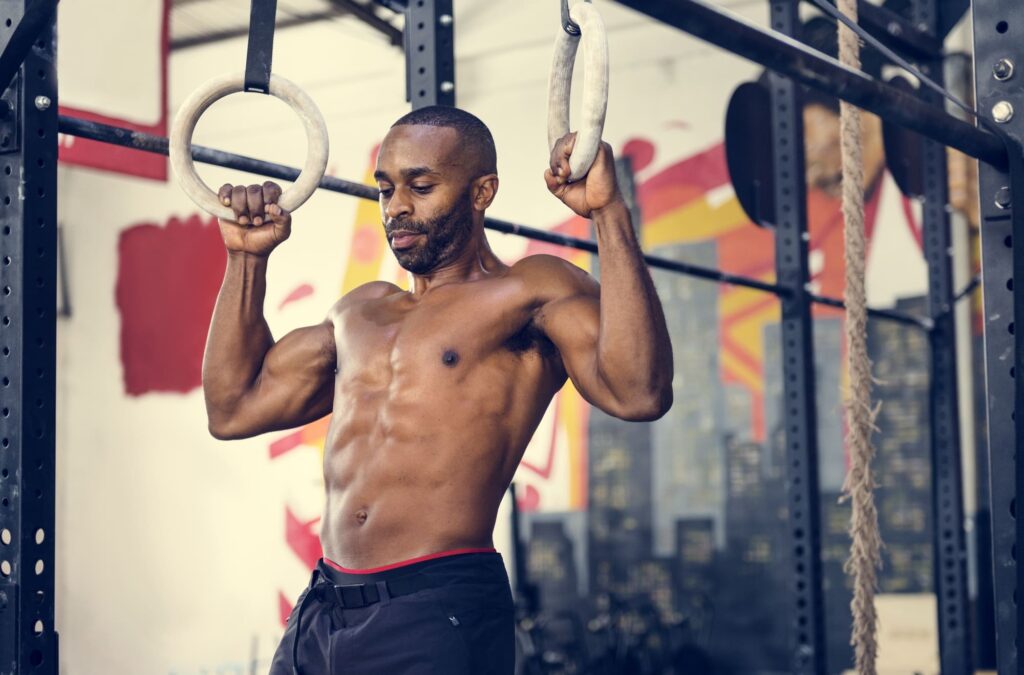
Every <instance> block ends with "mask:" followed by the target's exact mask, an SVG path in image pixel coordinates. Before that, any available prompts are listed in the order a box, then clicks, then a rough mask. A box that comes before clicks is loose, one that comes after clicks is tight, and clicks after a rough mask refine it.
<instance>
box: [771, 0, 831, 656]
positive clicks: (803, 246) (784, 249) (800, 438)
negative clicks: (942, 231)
mask: <svg viewBox="0 0 1024 675" xmlns="http://www.w3.org/2000/svg"><path fill="white" fill-rule="evenodd" d="M798 5H799V3H797V2H794V1H793V0H772V2H771V25H772V28H774V29H775V30H777V31H779V32H781V33H785V34H786V35H795V34H796V33H797V31H798V29H799V27H800V17H799V14H798V9H799V6H798ZM770 89H771V120H772V142H773V149H772V150H773V153H772V154H773V163H774V173H775V204H776V212H775V222H776V228H775V274H776V281H777V283H778V284H779V285H780V286H782V287H783V288H786V289H788V290H789V293H788V294H787V295H784V296H782V298H781V302H782V373H783V383H784V384H783V410H784V415H785V420H786V487H787V492H788V494H787V497H788V511H789V540H790V544H791V546H790V549H789V550H790V554H791V562H792V570H791V571H792V574H791V576H790V579H791V583H792V586H791V587H790V589H789V590H790V596H789V597H791V598H792V599H793V606H792V613H791V616H792V622H791V626H790V631H791V636H792V639H791V640H790V645H791V651H790V653H791V659H790V668H789V670H790V672H793V673H824V672H826V667H827V663H828V660H827V649H826V643H825V608H824V590H823V585H822V571H821V570H822V566H821V527H820V524H819V523H820V520H821V512H820V507H819V501H820V500H819V488H818V425H817V414H816V411H815V406H816V402H817V398H816V396H815V385H814V330H813V328H814V326H813V324H812V322H811V300H810V297H809V296H808V291H807V284H808V282H809V281H810V273H809V268H808V259H807V190H806V179H805V173H804V138H803V129H804V125H803V113H802V107H801V106H802V104H801V95H800V92H799V90H798V89H797V87H796V85H795V84H794V83H793V81H792V80H789V79H787V78H785V77H782V76H781V75H777V74H774V73H773V74H772V75H771V80H770Z"/></svg>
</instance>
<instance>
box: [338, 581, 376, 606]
mask: <svg viewBox="0 0 1024 675" xmlns="http://www.w3.org/2000/svg"><path fill="white" fill-rule="evenodd" d="M334 598H335V599H336V600H337V601H338V604H339V605H340V606H341V607H343V608H345V609H357V608H359V607H366V606H367V605H372V604H373V603H375V602H378V601H379V600H380V592H379V591H378V590H377V587H376V586H374V585H368V584H352V585H350V586H335V587H334Z"/></svg>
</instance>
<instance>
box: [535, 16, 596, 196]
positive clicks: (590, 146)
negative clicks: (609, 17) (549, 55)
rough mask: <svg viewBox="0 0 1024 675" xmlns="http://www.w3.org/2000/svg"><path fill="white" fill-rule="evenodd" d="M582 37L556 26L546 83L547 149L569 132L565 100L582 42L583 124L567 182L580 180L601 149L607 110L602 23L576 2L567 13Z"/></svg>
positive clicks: (567, 98) (570, 161)
mask: <svg viewBox="0 0 1024 675" xmlns="http://www.w3.org/2000/svg"><path fill="white" fill-rule="evenodd" d="M569 14H570V16H571V17H572V20H573V21H574V22H575V23H577V24H578V25H579V27H580V32H581V33H582V36H574V35H570V34H569V33H567V32H566V31H565V30H564V29H563V28H561V27H559V29H558V36H557V37H556V38H555V57H554V61H553V63H552V65H551V77H550V79H549V80H548V149H549V150H554V147H555V143H556V142H557V141H558V139H560V138H561V137H562V136H565V135H566V134H567V133H569V98H570V94H571V92H572V71H573V66H574V65H575V63H576V48H577V47H578V46H579V43H580V40H581V37H582V41H583V62H584V80H583V125H582V126H581V128H580V131H579V132H578V133H577V134H576V144H575V146H574V147H573V151H572V155H571V156H570V158H569V168H570V170H571V172H570V175H569V180H570V181H576V180H580V179H581V178H583V177H584V176H586V175H587V172H588V171H590V167H591V166H592V165H593V164H594V159H595V158H596V157H597V152H598V150H599V149H600V147H601V133H602V132H603V131H604V119H605V113H606V111H607V109H608V36H607V34H606V32H605V28H604V21H602V20H601V15H600V14H598V12H597V10H596V9H594V6H593V5H591V4H590V3H589V2H578V3H576V4H575V5H573V6H572V8H571V9H570V10H569Z"/></svg>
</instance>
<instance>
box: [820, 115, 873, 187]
mask: <svg viewBox="0 0 1024 675" xmlns="http://www.w3.org/2000/svg"><path fill="white" fill-rule="evenodd" d="M860 121H861V124H860V129H861V132H860V133H861V153H862V159H863V162H864V185H863V186H862V188H863V189H865V190H866V189H868V187H869V186H871V184H872V183H874V181H875V179H876V178H877V177H878V175H879V174H880V173H881V171H882V170H883V169H884V168H885V148H884V146H883V142H882V123H881V120H879V119H878V117H876V116H875V115H872V114H870V113H866V112H863V111H862V112H861V114H860ZM804 152H805V153H806V155H805V156H806V158H807V159H806V171H807V185H808V187H811V188H816V189H818V190H821V191H823V192H825V193H826V194H828V195H830V196H832V197H838V196H840V195H841V194H842V185H843V156H842V150H841V149H840V130H839V115H838V114H837V113H835V112H833V111H832V110H830V109H828V108H827V107H825V106H823V105H818V104H816V103H812V104H810V105H807V106H804Z"/></svg>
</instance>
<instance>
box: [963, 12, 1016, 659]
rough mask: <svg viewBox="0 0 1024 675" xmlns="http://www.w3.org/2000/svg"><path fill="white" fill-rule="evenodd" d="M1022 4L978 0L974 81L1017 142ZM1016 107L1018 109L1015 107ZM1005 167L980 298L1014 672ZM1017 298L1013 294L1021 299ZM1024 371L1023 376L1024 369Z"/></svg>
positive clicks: (1010, 288)
mask: <svg viewBox="0 0 1024 675" xmlns="http://www.w3.org/2000/svg"><path fill="white" fill-rule="evenodd" d="M1018 8H1019V5H1018V4H1017V2H1015V1H1013V0H975V1H974V3H973V13H974V49H975V55H974V68H975V72H974V82H975V94H976V95H975V100H976V101H977V107H978V111H979V112H980V113H981V114H982V115H983V116H984V117H986V118H988V119H989V120H992V121H993V122H994V123H995V124H996V125H997V126H998V127H1000V128H1002V129H1004V130H1005V131H1006V132H1007V133H1008V134H1009V135H1010V136H1011V137H1013V138H1014V139H1016V140H1017V141H1018V142H1019V141H1020V140H1021V139H1022V138H1024V87H1022V84H1024V80H1022V77H1024V72H1021V69H1022V68H1024V40H1022V39H1021V34H1022V31H1024V25H1022V24H1021V21H1020V12H1019V11H1017V10H1018ZM1015 109H1016V111H1018V112H1017V114H1014V110H1015ZM1012 187H1013V181H1012V180H1011V175H1010V172H1009V171H1008V170H1001V169H997V168H995V167H992V166H989V165H987V164H984V163H982V164H981V165H980V166H979V186H978V195H979V198H980V201H981V251H982V270H983V272H982V277H983V284H984V298H985V370H986V394H987V403H988V451H989V468H990V476H991V478H990V486H991V492H990V499H991V509H992V562H993V587H994V591H995V593H994V595H995V625H996V664H997V667H998V670H999V673H1000V675H1009V674H1011V673H1013V674H1016V673H1017V669H1018V663H1019V659H1018V650H1017V646H1016V641H1017V639H1018V638H1017V636H1018V626H1019V625H1021V623H1020V620H1019V616H1018V612H1019V611H1020V606H1019V604H1018V595H1019V585H1018V584H1019V581H1018V574H1019V572H1020V566H1019V565H1018V564H1017V555H1016V551H1017V549H1018V548H1019V545H1018V542H1019V541H1022V539H1021V538H1020V537H1019V532H1018V530H1017V527H1018V526H1019V525H1020V523H1019V522H1018V519H1016V509H1017V505H1016V495H1017V485H1016V483H1015V476H1016V474H1017V471H1018V470H1020V469H1022V468H1024V464H1022V463H1018V462H1016V461H1015V459H1014V455H1015V453H1016V454H1017V455H1018V456H1019V455H1020V453H1021V449H1020V443H1021V441H1024V434H1018V433H1017V431H1016V429H1015V425H1016V424H1020V423H1021V422H1022V421H1024V418H1022V417H1021V416H1020V415H1015V414H1014V407H1015V396H1016V395H1017V393H1016V387H1015V385H1017V386H1019V385H1020V383H1021V382H1022V380H1021V378H1017V377H1015V376H1016V375H1018V374H1020V369H1019V368H1017V366H1016V363H1019V362H1020V360H1021V357H1022V356H1024V354H1022V353H1021V352H1020V351H1018V350H1017V349H1016V337H1017V336H1015V334H1014V332H1015V327H1014V322H1015V321H1016V318H1015V312H1014V302H1015V295H1016V296H1020V295H1021V292H1022V291H1021V289H1017V288H1015V284H1018V283H1019V282H1017V280H1016V279H1015V278H1014V277H1015V275H1014V257H1015V256H1016V257H1017V258H1022V257H1024V248H1022V240H1021V237H1020V236H1015V235H1014V220H1015V219H1019V218H1020V217H1021V216H1022V215H1024V213H1022V211H1021V209H1022V208H1024V204H1021V203H1020V200H1021V195H1022V194H1024V191H1022V190H1021V189H1020V188H1017V190H1016V194H1013V190H1012V189H1011V188H1012ZM1020 299H1021V297H1017V298H1016V300H1017V301H1019V300H1020ZM1022 377H1024V375H1022Z"/></svg>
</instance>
